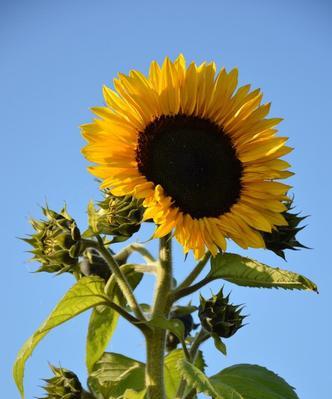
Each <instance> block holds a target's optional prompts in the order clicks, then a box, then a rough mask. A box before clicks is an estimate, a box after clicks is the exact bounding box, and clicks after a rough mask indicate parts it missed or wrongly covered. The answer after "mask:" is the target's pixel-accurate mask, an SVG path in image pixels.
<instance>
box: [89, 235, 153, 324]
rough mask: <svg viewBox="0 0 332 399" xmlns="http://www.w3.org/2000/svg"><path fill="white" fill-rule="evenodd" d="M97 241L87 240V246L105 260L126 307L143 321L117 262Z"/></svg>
mask: <svg viewBox="0 0 332 399" xmlns="http://www.w3.org/2000/svg"><path fill="white" fill-rule="evenodd" d="M97 240H98V242H96V241H94V240H89V242H88V243H87V244H88V245H90V246H91V247H92V248H95V249H96V250H97V251H98V252H99V253H100V255H101V256H102V257H103V258H104V259H105V261H106V263H107V264H108V266H109V268H110V270H111V272H112V273H113V275H114V276H115V277H114V278H115V279H116V282H117V284H118V286H119V288H120V290H121V291H122V293H123V296H124V297H125V298H126V300H127V302H128V305H129V306H130V308H131V309H132V311H133V312H134V314H135V316H136V317H137V318H138V319H139V320H144V321H145V317H144V314H143V312H142V309H141V308H140V306H139V304H138V302H137V300H136V297H135V295H134V293H133V290H132V288H131V286H130V284H129V282H128V280H127V278H126V276H125V275H124V274H123V272H122V270H121V268H120V267H119V265H118V263H117V261H116V260H115V259H114V258H113V256H112V255H111V253H110V251H109V250H108V249H107V248H106V247H105V245H104V242H103V240H102V238H101V237H100V236H97ZM86 241H87V240H86Z"/></svg>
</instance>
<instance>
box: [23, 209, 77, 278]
mask: <svg viewBox="0 0 332 399" xmlns="http://www.w3.org/2000/svg"><path fill="white" fill-rule="evenodd" d="M42 210H43V213H44V215H45V216H46V218H47V220H36V219H32V220H31V224H32V227H33V228H34V229H35V233H34V234H32V235H31V236H30V237H29V238H24V239H23V240H24V241H26V242H27V243H29V244H30V245H32V247H33V248H34V249H33V250H32V251H31V253H32V254H33V255H34V256H33V258H32V260H33V261H37V262H40V263H41V264H42V266H41V267H40V268H39V269H38V270H37V271H38V272H41V271H44V272H48V273H59V274H60V273H63V272H74V271H76V269H77V263H78V257H79V256H80V251H81V234H80V231H79V229H78V227H77V225H76V222H75V220H74V219H72V218H71V216H70V215H69V214H68V212H67V210H66V208H63V209H62V210H61V212H60V213H57V212H55V211H53V210H51V209H49V208H47V207H46V208H42Z"/></svg>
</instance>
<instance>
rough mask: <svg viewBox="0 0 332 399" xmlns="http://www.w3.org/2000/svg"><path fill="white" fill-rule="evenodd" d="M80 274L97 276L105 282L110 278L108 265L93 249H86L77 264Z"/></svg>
mask: <svg viewBox="0 0 332 399" xmlns="http://www.w3.org/2000/svg"><path fill="white" fill-rule="evenodd" d="M79 268H80V272H81V273H82V274H83V275H84V276H99V277H101V278H103V279H104V280H105V281H107V280H108V279H109V278H110V276H111V271H110V268H109V266H108V264H107V263H106V262H105V260H104V258H102V257H101V256H100V255H99V253H98V252H97V251H96V250H95V249H93V248H87V249H86V250H85V251H84V253H83V258H82V260H81V261H80V263H79Z"/></svg>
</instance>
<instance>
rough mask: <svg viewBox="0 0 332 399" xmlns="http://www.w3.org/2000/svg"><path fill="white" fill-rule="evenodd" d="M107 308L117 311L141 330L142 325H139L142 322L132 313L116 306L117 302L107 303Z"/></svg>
mask: <svg viewBox="0 0 332 399" xmlns="http://www.w3.org/2000/svg"><path fill="white" fill-rule="evenodd" d="M107 306H109V307H110V308H112V309H113V310H115V311H116V312H118V313H119V315H121V316H122V317H123V318H124V319H126V320H127V321H129V323H131V324H133V325H134V326H135V327H138V328H140V325H139V324H137V323H139V321H140V320H138V319H136V317H134V316H132V315H131V314H130V313H128V312H127V311H126V310H125V309H123V307H122V306H120V305H118V304H116V303H115V302H111V301H109V302H107Z"/></svg>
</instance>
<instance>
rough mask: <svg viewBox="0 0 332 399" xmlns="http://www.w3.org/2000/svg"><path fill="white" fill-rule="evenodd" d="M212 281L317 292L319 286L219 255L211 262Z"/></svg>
mask: <svg viewBox="0 0 332 399" xmlns="http://www.w3.org/2000/svg"><path fill="white" fill-rule="evenodd" d="M208 278H210V279H211V280H216V279H219V278H221V279H223V280H226V281H229V282H231V283H234V284H237V285H241V286H245V287H259V288H284V289H297V290H310V291H316V292H317V286H316V284H314V283H313V282H312V281H310V280H309V279H307V278H306V277H304V276H301V275H300V274H297V273H293V272H289V271H287V270H282V269H279V268H277V267H276V268H273V267H270V266H267V265H265V264H264V263H260V262H258V261H256V260H253V259H249V258H245V257H243V256H240V255H236V254H231V253H225V254H218V255H217V256H216V257H214V258H212V260H211V271H210V273H209V275H208Z"/></svg>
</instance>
